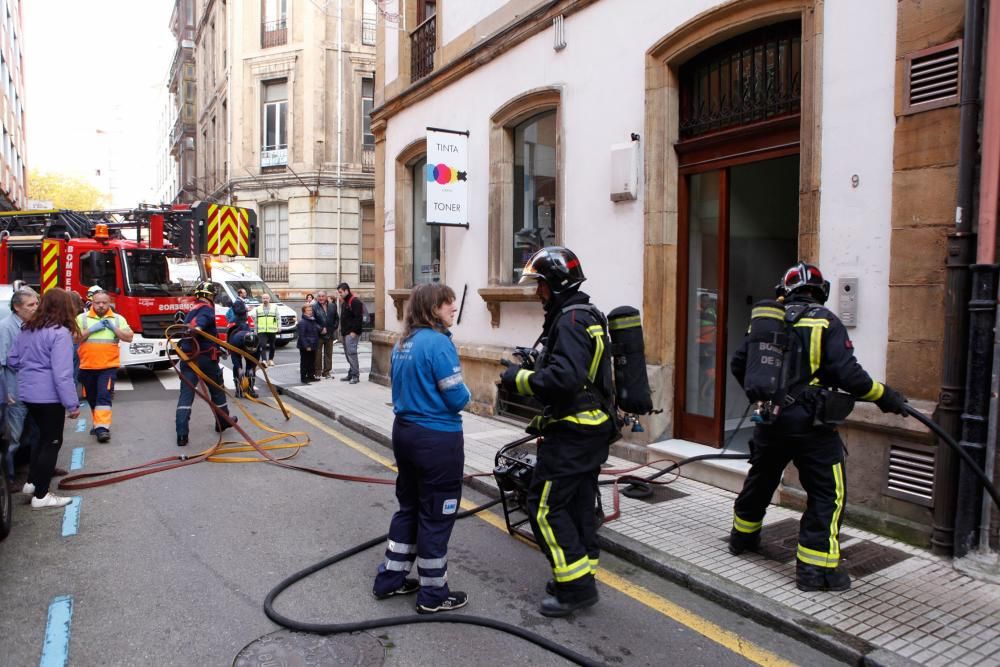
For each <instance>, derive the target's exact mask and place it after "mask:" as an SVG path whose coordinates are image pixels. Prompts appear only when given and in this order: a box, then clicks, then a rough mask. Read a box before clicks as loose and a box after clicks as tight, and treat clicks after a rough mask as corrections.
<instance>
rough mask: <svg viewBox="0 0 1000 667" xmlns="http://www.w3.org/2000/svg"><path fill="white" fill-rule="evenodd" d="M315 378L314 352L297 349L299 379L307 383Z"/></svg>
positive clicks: (301, 348) (302, 348)
mask: <svg viewBox="0 0 1000 667" xmlns="http://www.w3.org/2000/svg"><path fill="white" fill-rule="evenodd" d="M314 377H316V351H315V350H307V349H306V348H304V347H300V348H299V379H300V380H301V381H302V382H307V381H309V380H311V379H313V378H314Z"/></svg>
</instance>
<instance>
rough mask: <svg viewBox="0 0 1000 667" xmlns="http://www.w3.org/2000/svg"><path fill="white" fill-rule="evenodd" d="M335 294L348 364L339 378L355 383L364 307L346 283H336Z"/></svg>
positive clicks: (357, 377) (357, 379) (357, 374)
mask: <svg viewBox="0 0 1000 667" xmlns="http://www.w3.org/2000/svg"><path fill="white" fill-rule="evenodd" d="M337 294H338V295H339V296H340V303H341V307H340V333H341V335H342V336H343V337H344V356H345V357H347V364H348V366H350V368H349V369H348V371H347V375H346V376H345V377H342V378H340V380H341V381H342V382H350V383H351V384H357V383H358V382H359V381H360V378H361V373H360V371H359V369H358V342H359V341H360V340H361V331H362V329H363V327H364V322H365V311H366V308H365V304H364V303H363V302H362V301H361V299H359V298H358V297H357V295H356V294H354V293H353V292H351V286H350V285H348V284H347V283H340V284H339V285H337Z"/></svg>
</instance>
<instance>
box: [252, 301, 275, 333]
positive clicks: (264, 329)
mask: <svg viewBox="0 0 1000 667" xmlns="http://www.w3.org/2000/svg"><path fill="white" fill-rule="evenodd" d="M253 321H254V326H255V327H256V328H257V333H278V328H279V327H278V324H279V322H280V321H281V317H280V316H279V315H278V307H277V306H275V305H273V304H272V305H271V307H270V308H268V309H267V310H264V306H257V307H256V308H254V309H253Z"/></svg>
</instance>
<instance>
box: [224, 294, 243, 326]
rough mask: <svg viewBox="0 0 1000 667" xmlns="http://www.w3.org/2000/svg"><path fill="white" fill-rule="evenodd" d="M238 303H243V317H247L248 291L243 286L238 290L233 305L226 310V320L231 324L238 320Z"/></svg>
mask: <svg viewBox="0 0 1000 667" xmlns="http://www.w3.org/2000/svg"><path fill="white" fill-rule="evenodd" d="M238 303H240V304H243V314H244V318H243V319H246V317H245V315H246V312H247V291H246V290H245V289H243V288H242V287H241V288H239V289H238V290H236V299H234V300H233V305H231V306H230V307H229V310H227V311H226V322H227V323H229V324H232V323H234V322H236V304H238Z"/></svg>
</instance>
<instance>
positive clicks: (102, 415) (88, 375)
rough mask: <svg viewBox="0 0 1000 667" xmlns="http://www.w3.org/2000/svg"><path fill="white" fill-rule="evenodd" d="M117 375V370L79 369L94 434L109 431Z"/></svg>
mask: <svg viewBox="0 0 1000 667" xmlns="http://www.w3.org/2000/svg"><path fill="white" fill-rule="evenodd" d="M117 375H118V369H117V368H99V369H90V368H81V369H80V384H81V385H83V397H84V398H86V399H87V403H88V404H89V405H90V412H91V414H92V415H93V420H94V431H95V433H100V432H101V431H110V430H111V402H112V401H113V400H114V398H115V376H117Z"/></svg>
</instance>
